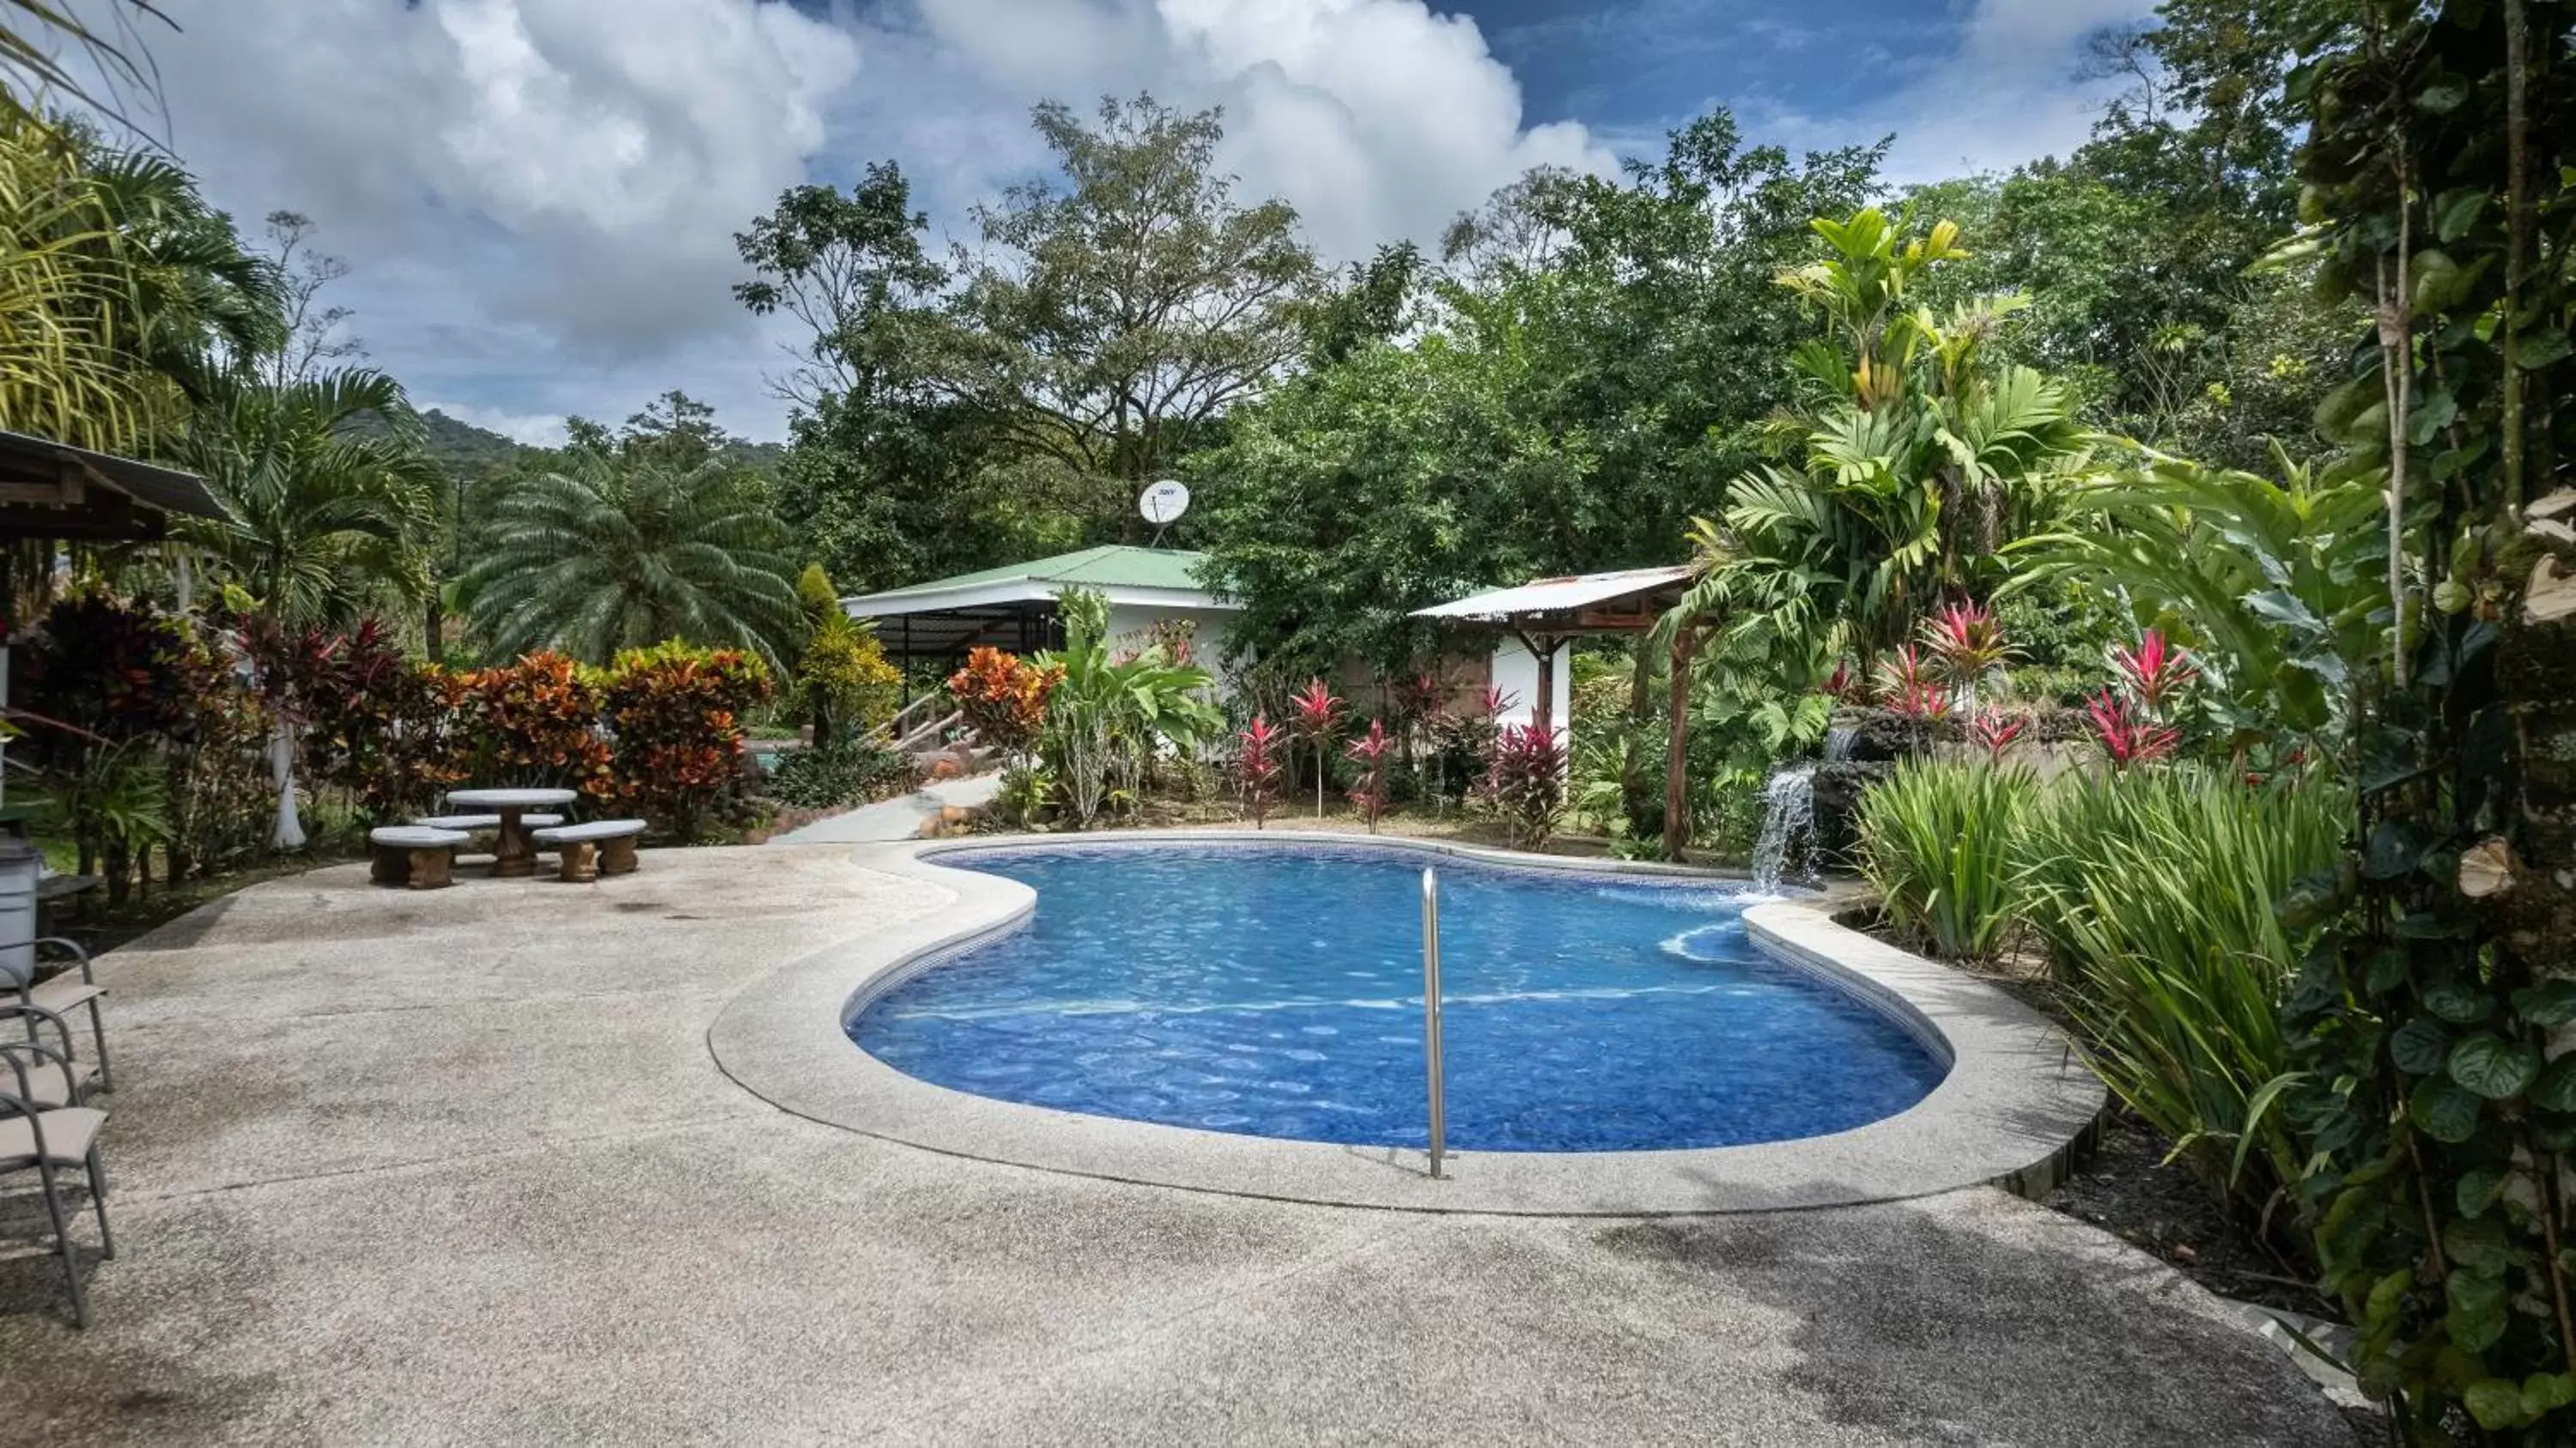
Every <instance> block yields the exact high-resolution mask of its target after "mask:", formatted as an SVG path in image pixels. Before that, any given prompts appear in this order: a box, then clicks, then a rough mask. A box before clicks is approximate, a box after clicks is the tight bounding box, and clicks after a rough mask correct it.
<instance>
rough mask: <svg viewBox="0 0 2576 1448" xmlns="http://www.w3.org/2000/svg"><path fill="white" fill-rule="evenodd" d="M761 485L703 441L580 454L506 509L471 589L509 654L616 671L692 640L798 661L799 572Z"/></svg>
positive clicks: (511, 499)
mask: <svg viewBox="0 0 2576 1448" xmlns="http://www.w3.org/2000/svg"><path fill="white" fill-rule="evenodd" d="M786 544H787V539H786V535H785V533H784V531H783V530H782V529H781V528H780V526H779V523H778V520H777V519H776V518H774V517H773V516H771V514H770V512H769V509H768V506H767V503H766V501H765V499H764V498H763V497H762V496H761V490H760V488H759V486H758V484H757V482H756V481H755V480H754V479H753V478H751V477H750V476H749V475H748V474H746V473H745V472H744V471H743V470H742V469H741V468H740V467H738V466H736V465H734V464H732V463H728V462H726V461H725V460H724V459H723V458H722V457H721V456H719V455H716V454H715V453H714V452H713V450H712V449H709V448H707V447H705V446H704V445H703V444H698V445H694V446H693V445H691V444H690V443H689V442H688V440H687V439H685V438H683V439H680V440H677V441H666V442H662V443H659V444H656V445H650V446H637V445H635V444H634V443H632V442H629V443H628V444H627V445H624V446H618V447H611V446H608V445H605V444H601V445H596V446H576V447H575V448H573V449H571V450H570V451H569V452H568V453H567V454H566V455H565V459H564V463H563V466H562V467H561V468H560V469H558V470H555V471H550V472H546V473H542V474H540V475H538V476H535V477H531V478H523V479H518V480H516V481H514V482H513V483H512V485H511V486H510V487H509V489H508V490H507V491H506V492H505V493H503V494H502V495H501V497H500V499H499V501H498V502H497V504H496V505H495V508H494V512H493V516H492V520H491V524H490V527H489V529H488V536H487V537H486V538H485V540H484V543H483V546H482V549H481V556H480V558H479V559H478V560H477V561H476V562H475V564H474V565H473V566H472V567H471V568H470V569H468V570H467V571H466V574H465V577H464V578H463V580H462V581H461V582H460V584H459V587H458V594H459V598H460V600H461V601H462V602H463V603H464V604H465V606H466V609H467V611H468V612H469V613H470V614H471V615H472V617H473V618H474V620H475V622H476V624H477V626H478V627H479V628H480V629H481V630H482V631H483V633H484V635H485V636H486V637H487V638H488V639H489V640H490V641H491V643H492V646H493V647H494V648H495V649H498V650H500V651H502V652H504V653H519V652H522V651H525V650H530V649H538V648H560V649H564V650H566V651H569V652H570V653H572V654H573V655H575V656H576V657H578V658H581V659H584V660H587V661H590V662H593V663H604V662H606V661H607V660H608V659H609V658H610V657H611V656H613V655H614V654H616V653H617V651H618V650H620V649H627V648H641V647H647V646H650V645H651V644H653V643H655V642H657V641H659V640H663V639H680V640H684V641H686V642H688V643H691V644H695V645H698V646H701V647H708V648H742V649H749V650H751V651H753V652H755V653H758V654H760V655H761V656H762V657H763V658H765V659H772V660H775V659H782V658H788V657H792V656H793V652H794V645H795V643H796V641H797V640H798V639H799V638H800V637H801V635H802V632H803V630H802V628H801V627H800V625H801V623H802V615H801V614H800V612H799V610H798V607H797V602H796V591H795V576H796V569H795V565H794V564H793V563H792V562H790V561H789V559H788V557H787V555H786V554H785V552H784V551H783V550H784V548H785V547H786Z"/></svg>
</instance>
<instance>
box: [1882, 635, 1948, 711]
mask: <svg viewBox="0 0 2576 1448" xmlns="http://www.w3.org/2000/svg"><path fill="white" fill-rule="evenodd" d="M1878 687H1879V693H1880V694H1882V695H1884V696H1885V698H1886V701H1887V707H1888V708H1889V709H1891V710H1894V711H1895V712H1896V713H1898V714H1901V715H1903V716H1905V717H1906V718H1908V719H1912V720H1914V721H1916V722H1918V723H1931V722H1936V721H1938V720H1942V719H1947V718H1949V717H1950V691H1949V689H1948V688H1947V687H1945V686H1944V685H1943V684H1942V683H1941V681H1940V680H1939V679H1937V678H1935V677H1934V676H1933V672H1932V670H1931V669H1930V668H1928V667H1926V665H1925V661H1924V658H1923V655H1922V653H1921V651H1920V650H1918V649H1916V648H1915V646H1914V645H1912V644H1907V645H1905V646H1904V647H1902V648H1900V649H1898V650H1897V651H1896V652H1895V653H1893V654H1891V655H1889V656H1888V660H1887V662H1886V663H1884V664H1881V665H1880V666H1879V686H1878Z"/></svg>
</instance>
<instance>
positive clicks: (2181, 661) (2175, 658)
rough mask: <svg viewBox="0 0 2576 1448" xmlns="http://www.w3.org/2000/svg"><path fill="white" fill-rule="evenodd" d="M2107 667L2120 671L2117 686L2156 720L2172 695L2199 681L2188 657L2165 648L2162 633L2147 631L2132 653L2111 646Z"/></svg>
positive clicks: (2181, 652) (2179, 651) (2180, 651)
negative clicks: (2124, 688) (2109, 660)
mask: <svg viewBox="0 0 2576 1448" xmlns="http://www.w3.org/2000/svg"><path fill="white" fill-rule="evenodd" d="M2111 664H2112V667H2114V668H2116V669H2118V670H2119V671H2120V682H2122V683H2123V684H2126V685H2127V686H2128V688H2129V692H2130V693H2132V694H2135V695H2137V696H2138V702H2139V703H2141V704H2144V705H2146V706H2147V710H2148V712H2149V713H2152V714H2156V715H2158V716H2162V715H2163V713H2164V712H2165V706H2166V705H2167V704H2168V703H2169V702H2171V701H2172V699H2173V697H2174V695H2176V694H2179V693H2181V692H2182V691H2183V689H2185V688H2186V687H2188V686H2189V685H2190V683H2191V681H2192V680H2194V679H2196V678H2198V677H2200V670H2198V669H2196V668H2194V667H2192V663H2191V657H2190V655H2188V654H2185V653H2184V652H2183V651H2182V650H2181V649H2179V648H2176V647H2174V646H2173V645H2171V644H2168V643H2167V642H2166V641H2165V634H2164V630H2162V629H2154V628H2151V629H2149V630H2147V631H2146V634H2145V635H2144V636H2143V637H2141V638H2140V639H2139V640H2138V646H2137V647H2136V648H2134V649H2130V648H2123V647H2121V646H2120V645H2118V644H2113V645H2112V646H2111Z"/></svg>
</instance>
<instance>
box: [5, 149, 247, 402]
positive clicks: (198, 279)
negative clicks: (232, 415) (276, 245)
mask: <svg viewBox="0 0 2576 1448" xmlns="http://www.w3.org/2000/svg"><path fill="white" fill-rule="evenodd" d="M0 227H5V230H6V234H7V235H8V236H9V237H10V238H11V241H12V245H11V246H10V247H9V248H8V250H7V253H6V255H5V256H0V417H6V418H7V419H8V420H9V423H10V425H11V426H14V427H22V428H30V429H33V430H36V431H40V432H43V433H45V434H46V435H48V436H51V437H55V438H58V439H60V440H62V441H65V442H70V443H75V444H79V445H83V446H90V447H98V448H103V449H106V450H109V451H126V452H132V451H138V450H141V449H143V448H145V447H146V446H147V445H148V444H149V443H151V442H152V441H153V440H154V439H155V438H156V437H157V436H158V435H160V434H163V433H165V432H167V431H168V430H170V429H171V428H173V427H175V426H177V425H178V424H179V423H181V422H183V421H184V419H185V415H186V410H187V408H188V406H189V405H190V403H191V402H192V400H196V399H202V398H205V397H207V396H208V395H210V393H211V392H212V391H213V390H214V389H215V387H216V386H217V385H218V382H219V380H220V374H222V373H224V372H226V371H227V370H229V369H231V368H232V367H234V366H236V365H237V364H238V363H239V362H240V361H242V360H243V359H245V358H248V357H251V356H254V355H257V354H259V353H260V352H261V351H263V350H264V349H266V348H268V347H270V346H273V345H274V344H275V340H276V338H277V336H278V334H279V330H280V324H279V321H278V304H279V293H278V289H277V287H276V284H275V277H274V274H273V272H271V271H270V269H269V268H268V267H267V265H266V264H265V263H264V262H263V261H262V260H261V259H260V258H258V257H255V256H253V255H251V254H249V253H248V252H247V251H245V250H244V249H243V246H242V244H241V240H240V238H239V237H238V236H237V235H235V234H234V232H233V229H232V223H231V222H230V221H229V220H227V219H226V218H225V217H224V215H223V214H222V213H221V212H219V211H216V210H215V209H214V208H213V207H211V206H209V205H207V204H206V202H205V199H204V198H203V197H202V196H201V195H199V194H198V191H197V188H196V182H195V180H194V179H193V178H191V177H190V176H189V175H188V173H187V172H185V171H184V170H182V169H180V168H179V167H178V166H176V165H175V164H173V163H171V162H170V161H168V160H167V159H165V158H163V157H161V156H159V155H157V154H151V153H145V152H135V151H123V150H118V149H116V148H113V147H109V146H107V145H105V144H103V143H102V142H100V141H99V139H98V138H97V136H96V135H95V133H94V132H92V131H91V130H89V129H87V128H86V127H83V126H80V125H77V124H74V123H71V122H66V121H60V120H46V119H40V118H37V117H33V116H24V115H16V114H11V115H8V116H0Z"/></svg>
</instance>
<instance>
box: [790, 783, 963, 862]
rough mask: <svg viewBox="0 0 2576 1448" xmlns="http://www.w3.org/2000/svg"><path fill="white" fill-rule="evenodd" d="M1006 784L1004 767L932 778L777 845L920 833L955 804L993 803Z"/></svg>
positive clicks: (864, 841)
mask: <svg viewBox="0 0 2576 1448" xmlns="http://www.w3.org/2000/svg"><path fill="white" fill-rule="evenodd" d="M1001 787H1002V774H1001V771H1000V770H989V771H987V772H985V773H983V774H970V775H967V776H965V777H963V778H960V779H940V780H933V781H931V782H930V783H929V784H926V785H923V786H922V787H921V788H919V789H917V790H914V791H913V792H912V793H910V794H904V795H897V796H895V797H894V798H893V799H881V800H879V801H877V802H876V803H875V804H865V805H861V806H859V807H858V808H857V809H854V810H848V811H845V812H843V813H841V814H836V815H830V816H827V817H825V818H823V819H819V820H816V821H814V822H813V823H811V824H807V825H801V826H799V827H797V828H795V829H792V830H789V831H787V832H786V833H785V834H782V835H778V836H775V837H773V838H772V839H771V840H770V841H769V843H771V844H773V845H875V844H889V843H892V842H894V841H896V840H916V839H919V838H921V826H922V823H923V822H924V821H926V820H928V819H929V818H930V817H931V816H933V815H935V814H937V813H939V812H940V811H941V810H943V809H946V808H949V807H951V806H954V807H957V808H960V809H973V808H976V807H978V806H981V805H986V804H990V803H992V800H993V796H994V794H995V793H996V792H998V791H999V790H1000V789H1001Z"/></svg>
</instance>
